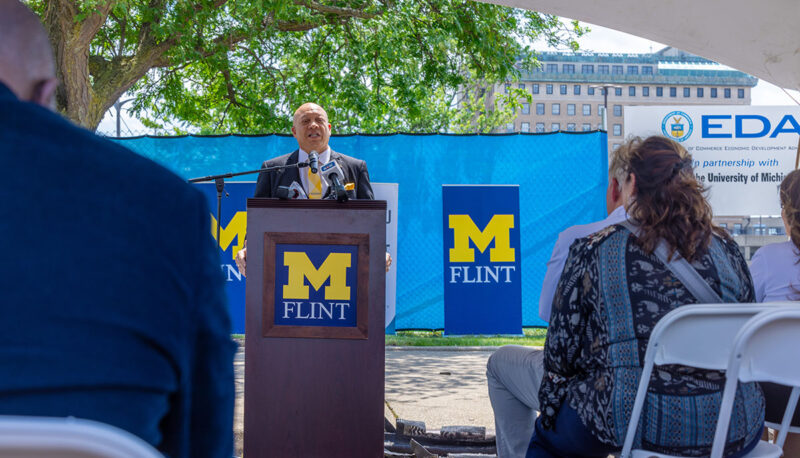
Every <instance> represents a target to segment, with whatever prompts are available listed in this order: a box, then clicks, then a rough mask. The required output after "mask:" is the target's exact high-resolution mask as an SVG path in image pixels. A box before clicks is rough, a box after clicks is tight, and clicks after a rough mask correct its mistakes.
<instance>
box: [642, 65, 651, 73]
mask: <svg viewBox="0 0 800 458" xmlns="http://www.w3.org/2000/svg"><path fill="white" fill-rule="evenodd" d="M652 74H653V67H652V66H651V65H642V75H652Z"/></svg>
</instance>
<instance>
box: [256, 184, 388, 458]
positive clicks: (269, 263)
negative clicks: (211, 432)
mask: <svg viewBox="0 0 800 458" xmlns="http://www.w3.org/2000/svg"><path fill="white" fill-rule="evenodd" d="M247 238H248V240H247V274H248V275H247V296H246V297H247V311H246V324H245V385H244V393H245V395H244V455H245V456H246V457H248V458H261V457H280V458H289V457H303V458H311V457H381V456H383V413H384V407H383V399H384V306H385V305H384V304H385V256H386V255H385V253H386V202H385V201H371V200H358V201H350V202H345V203H339V202H336V201H332V200H277V199H260V198H256V199H248V200H247Z"/></svg>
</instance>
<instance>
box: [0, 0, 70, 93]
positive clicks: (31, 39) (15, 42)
mask: <svg viewBox="0 0 800 458" xmlns="http://www.w3.org/2000/svg"><path fill="white" fill-rule="evenodd" d="M0 43H2V46H0V82H2V83H3V84H5V85H6V86H8V88H9V89H11V91H12V92H13V93H14V94H16V96H17V97H19V98H20V99H22V100H27V101H30V102H34V103H38V104H40V105H45V106H48V107H51V108H52V107H53V96H54V94H55V89H56V86H57V85H58V82H57V80H56V76H55V75H56V72H55V63H54V62H53V50H52V48H51V47H50V41H49V40H48V37H47V32H45V30H44V27H42V23H41V22H40V21H39V18H38V17H37V16H36V14H34V13H33V12H32V11H31V10H30V9H28V7H27V6H25V5H23V4H22V3H21V2H19V0H0Z"/></svg>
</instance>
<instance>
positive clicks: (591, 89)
mask: <svg viewBox="0 0 800 458" xmlns="http://www.w3.org/2000/svg"><path fill="white" fill-rule="evenodd" d="M586 93H587V94H589V95H594V88H593V87H591V86H589V87H587V88H586Z"/></svg>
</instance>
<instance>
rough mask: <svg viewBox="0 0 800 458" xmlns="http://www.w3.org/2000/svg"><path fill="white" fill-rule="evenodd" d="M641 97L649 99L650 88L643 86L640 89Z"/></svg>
mask: <svg viewBox="0 0 800 458" xmlns="http://www.w3.org/2000/svg"><path fill="white" fill-rule="evenodd" d="M642 97H650V86H644V87H643V88H642Z"/></svg>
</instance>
